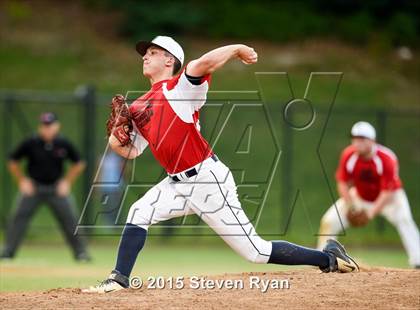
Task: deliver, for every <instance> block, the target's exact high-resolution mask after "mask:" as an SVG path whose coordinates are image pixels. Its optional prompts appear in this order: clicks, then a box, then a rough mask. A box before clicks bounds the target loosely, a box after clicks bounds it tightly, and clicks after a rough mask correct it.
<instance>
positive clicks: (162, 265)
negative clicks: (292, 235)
mask: <svg viewBox="0 0 420 310" xmlns="http://www.w3.org/2000/svg"><path fill="white" fill-rule="evenodd" d="M157 241H158V240H152V241H151V242H149V243H148V244H146V247H145V249H144V250H143V251H142V253H141V254H140V256H139V259H138V261H137V265H136V267H135V269H134V271H133V273H132V275H133V276H134V275H135V276H141V277H142V278H143V279H145V278H147V276H166V277H168V276H185V277H186V276H192V275H197V276H199V275H210V274H212V275H214V274H223V273H240V272H250V271H275V270H285V269H290V268H302V267H299V266H298V267H288V266H276V265H258V264H251V263H248V262H246V261H245V260H244V259H242V258H241V257H240V256H238V255H237V254H235V253H234V252H233V251H232V250H231V249H229V248H228V247H227V246H200V245H199V246H192V245H190V244H186V245H179V244H173V243H171V244H162V243H161V242H157ZM117 245H118V242H113V244H112V245H103V244H97V245H94V246H92V247H91V253H92V256H93V261H92V262H91V263H77V262H75V261H74V260H73V259H72V256H71V253H70V251H69V250H68V249H67V248H65V245H63V244H59V245H55V244H54V245H39V244H38V245H26V246H24V247H23V248H22V250H21V252H20V253H19V255H18V256H17V257H16V258H15V259H14V260H12V261H11V260H8V261H1V262H0V291H28V290H45V289H51V288H57V287H84V286H87V285H92V284H96V283H97V281H100V280H103V279H104V278H105V277H106V276H107V275H108V273H109V272H110V270H111V269H112V268H113V267H114V260H115V255H116V250H117ZM350 252H351V253H352V254H353V256H354V257H356V258H357V259H358V261H359V262H361V263H363V264H367V265H371V266H386V267H395V268H408V265H407V258H406V255H405V253H404V251H403V250H402V249H400V248H398V249H394V248H393V249H383V248H381V249H360V248H359V249H358V248H356V249H350Z"/></svg>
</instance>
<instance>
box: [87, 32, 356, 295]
mask: <svg viewBox="0 0 420 310" xmlns="http://www.w3.org/2000/svg"><path fill="white" fill-rule="evenodd" d="M137 51H138V52H139V53H140V54H141V55H142V57H143V75H144V76H145V77H146V78H148V79H149V80H150V82H151V84H152V87H151V89H150V91H148V92H147V93H146V94H144V95H143V96H141V97H140V98H138V99H137V100H135V101H134V103H133V104H132V105H131V106H130V108H129V110H130V113H129V114H130V115H132V118H133V121H132V124H129V125H128V126H127V128H130V127H133V129H134V130H133V136H132V140H130V141H131V143H129V144H126V141H127V139H126V138H127V135H128V132H126V131H124V130H119V129H118V130H117V129H115V130H114V133H113V134H112V135H111V136H110V138H109V143H110V145H111V147H112V149H113V150H114V151H115V152H117V153H118V154H120V155H121V156H123V157H126V158H135V157H137V156H139V155H140V154H141V153H142V152H143V151H144V150H145V148H146V147H147V146H148V147H149V148H150V150H151V152H152V153H153V155H154V157H155V158H156V160H157V161H158V162H159V163H160V165H161V166H162V167H163V168H164V169H165V170H166V172H167V173H168V176H167V177H165V178H164V179H163V180H162V181H161V182H159V183H158V184H156V185H155V186H153V187H152V188H151V189H150V190H149V191H148V192H147V193H146V194H145V195H144V196H143V197H141V198H140V199H139V200H137V201H136V202H135V203H134V204H133V205H132V206H131V208H130V211H129V213H128V217H127V223H126V226H125V228H124V231H123V234H122V236H121V242H120V246H119V249H118V256H117V263H116V266H115V268H114V270H113V271H112V272H111V274H110V276H109V277H108V279H106V280H104V281H103V282H101V283H100V284H99V285H97V286H94V287H90V288H88V289H86V290H84V292H94V293H107V292H112V291H117V290H121V289H124V288H127V287H128V286H129V276H130V273H131V271H132V268H133V266H134V263H135V261H136V259H137V255H138V253H139V252H140V250H141V249H142V248H143V245H144V242H145V239H146V236H147V230H148V228H149V227H150V226H151V225H153V224H156V223H159V222H161V221H164V220H168V219H171V218H174V217H179V216H185V215H188V214H193V213H195V214H197V215H199V216H200V218H201V219H202V220H203V221H204V222H205V223H206V224H207V225H209V226H210V227H211V228H212V229H213V230H214V231H215V232H216V233H217V234H218V235H219V236H220V237H221V238H222V239H223V240H224V241H225V242H226V243H227V244H228V245H229V246H230V247H231V248H232V249H233V250H235V251H236V252H237V253H238V254H240V255H241V256H242V257H244V258H245V259H247V260H249V261H251V262H254V263H260V264H267V263H269V264H285V265H313V266H318V267H319V268H320V269H321V270H322V271H324V272H337V271H338V272H352V271H357V270H358V266H357V264H356V263H355V262H354V261H353V260H352V259H351V257H350V256H348V255H347V254H346V251H345V249H344V248H343V247H342V246H341V245H340V244H339V243H338V242H336V241H334V240H331V241H329V242H327V245H326V247H325V248H324V249H323V251H318V250H314V249H308V248H305V247H301V246H298V245H296V244H292V243H289V242H286V241H267V240H264V239H262V238H261V237H260V236H258V234H257V233H256V231H255V228H254V227H253V225H252V223H251V222H250V220H249V219H248V217H247V216H246V214H245V212H244V211H243V209H242V207H241V203H240V202H239V199H238V195H237V190H236V184H235V181H234V179H233V176H232V173H231V171H230V170H229V168H228V167H226V165H224V164H223V163H222V161H220V160H219V159H218V158H217V156H216V155H215V154H214V153H213V151H212V149H211V147H210V146H209V144H208V143H207V141H206V140H205V139H204V138H203V136H202V135H201V133H200V124H199V111H200V108H201V107H202V106H203V105H204V103H205V101H206V95H207V91H208V88H209V84H210V79H211V73H213V72H214V71H216V70H217V69H219V68H221V67H223V65H224V64H225V63H226V62H228V61H230V60H233V59H239V60H241V61H242V62H243V63H245V64H254V63H256V62H257V59H258V56H257V53H256V52H255V51H254V49H253V48H251V47H248V46H246V45H243V44H235V45H227V46H223V47H220V48H217V49H214V50H212V51H210V52H208V53H206V54H204V55H203V56H201V57H200V58H198V59H196V60H193V61H191V62H189V63H188V64H187V65H186V66H185V67H184V68H183V70H181V73H180V74H178V75H175V74H176V72H177V71H178V70H179V69H180V68H181V66H182V64H183V61H184V52H183V50H182V48H181V46H180V45H179V44H178V43H177V42H176V41H174V40H173V39H172V38H170V37H164V36H159V37H156V38H155V39H154V40H153V41H151V42H144V41H142V42H139V43H138V44H137ZM119 128H120V129H121V128H122V127H119ZM121 140H123V141H124V143H123V141H121Z"/></svg>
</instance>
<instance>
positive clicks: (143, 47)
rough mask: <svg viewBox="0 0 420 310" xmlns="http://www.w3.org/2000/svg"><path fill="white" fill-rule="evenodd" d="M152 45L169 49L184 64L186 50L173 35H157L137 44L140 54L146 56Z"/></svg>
mask: <svg viewBox="0 0 420 310" xmlns="http://www.w3.org/2000/svg"><path fill="white" fill-rule="evenodd" d="M152 45H156V46H159V47H161V48H163V49H164V50H167V51H168V52H169V53H171V54H172V55H173V56H174V57H175V58H176V59H178V60H179V61H180V62H181V66H182V65H183V63H184V51H183V50H182V47H181V45H179V44H178V42H176V41H175V40H174V39H172V38H171V37H166V36H157V37H156V38H154V39H153V40H152V41H140V42H138V43H137V44H136V50H137V52H139V54H140V55H142V56H144V55H145V54H146V51H147V49H148V48H149V47H151V46H152Z"/></svg>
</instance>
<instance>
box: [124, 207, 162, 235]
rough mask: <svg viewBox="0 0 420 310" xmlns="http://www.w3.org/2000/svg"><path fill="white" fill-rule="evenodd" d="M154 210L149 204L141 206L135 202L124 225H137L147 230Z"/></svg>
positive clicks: (151, 221) (151, 222)
mask: <svg viewBox="0 0 420 310" xmlns="http://www.w3.org/2000/svg"><path fill="white" fill-rule="evenodd" d="M154 210H155V209H154V208H153V207H152V206H151V205H149V204H142V203H141V202H135V203H134V204H133V205H132V206H131V207H130V211H129V212H128V216H127V220H126V223H129V224H133V225H137V226H139V227H141V228H144V229H146V230H148V228H149V226H150V225H152V224H153V214H154Z"/></svg>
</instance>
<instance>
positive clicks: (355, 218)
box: [347, 208, 369, 227]
mask: <svg viewBox="0 0 420 310" xmlns="http://www.w3.org/2000/svg"><path fill="white" fill-rule="evenodd" d="M347 220H348V221H349V223H350V225H351V226H353V227H361V226H365V225H366V224H367V223H369V217H368V215H367V212H366V211H365V210H355V209H354V208H351V209H350V210H349V211H348V212H347Z"/></svg>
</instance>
